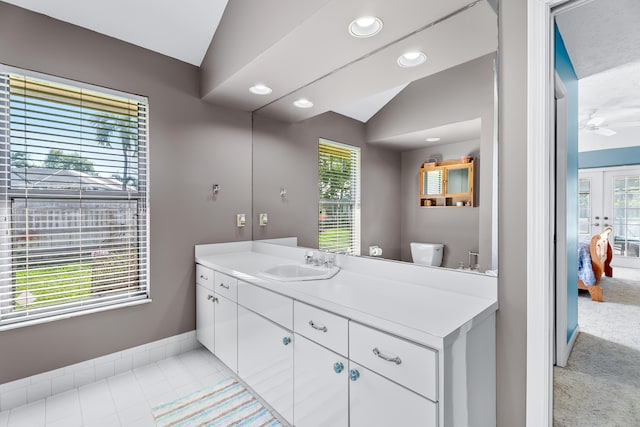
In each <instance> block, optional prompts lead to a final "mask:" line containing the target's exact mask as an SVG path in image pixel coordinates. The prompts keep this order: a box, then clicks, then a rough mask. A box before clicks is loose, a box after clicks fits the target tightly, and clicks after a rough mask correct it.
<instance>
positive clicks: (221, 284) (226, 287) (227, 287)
mask: <svg viewBox="0 0 640 427" xmlns="http://www.w3.org/2000/svg"><path fill="white" fill-rule="evenodd" d="M220 287H221V288H225V289H227V290H229V285H226V286H225V285H224V283H220Z"/></svg>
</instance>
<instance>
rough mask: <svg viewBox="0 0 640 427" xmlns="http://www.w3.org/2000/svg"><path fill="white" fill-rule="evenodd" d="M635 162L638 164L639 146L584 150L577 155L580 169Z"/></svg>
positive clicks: (639, 157)
mask: <svg viewBox="0 0 640 427" xmlns="http://www.w3.org/2000/svg"><path fill="white" fill-rule="evenodd" d="M637 164H640V147H626V148H611V149H609V150H596V151H585V152H583V153H580V154H579V155H578V167H579V168H580V169H588V168H606V167H609V166H627V165H637Z"/></svg>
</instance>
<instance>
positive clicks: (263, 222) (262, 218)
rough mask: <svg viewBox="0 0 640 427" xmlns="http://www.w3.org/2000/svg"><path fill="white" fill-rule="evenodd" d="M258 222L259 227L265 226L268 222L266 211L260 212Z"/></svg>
mask: <svg viewBox="0 0 640 427" xmlns="http://www.w3.org/2000/svg"><path fill="white" fill-rule="evenodd" d="M259 218H260V219H259V222H260V226H261V227H266V226H267V223H268V222H269V220H268V218H267V214H266V213H261V214H260V216H259Z"/></svg>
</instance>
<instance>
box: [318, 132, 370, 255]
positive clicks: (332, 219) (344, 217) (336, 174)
mask: <svg viewBox="0 0 640 427" xmlns="http://www.w3.org/2000/svg"><path fill="white" fill-rule="evenodd" d="M318 171H319V173H318V175H319V188H320V206H319V219H318V246H319V249H321V250H326V251H330V252H339V253H347V254H355V255H359V254H360V149H359V148H357V147H351V146H349V145H345V144H340V143H337V142H331V141H327V140H323V139H321V140H320V142H319V144H318Z"/></svg>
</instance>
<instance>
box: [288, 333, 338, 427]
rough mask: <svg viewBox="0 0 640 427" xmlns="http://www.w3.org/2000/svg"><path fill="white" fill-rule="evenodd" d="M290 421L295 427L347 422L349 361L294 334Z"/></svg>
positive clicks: (317, 426)
mask: <svg viewBox="0 0 640 427" xmlns="http://www.w3.org/2000/svg"><path fill="white" fill-rule="evenodd" d="M294 353H295V369H294V378H295V388H294V393H293V395H294V408H295V411H294V421H295V422H294V424H295V426H296V427H325V426H332V427H347V426H348V425H349V380H348V373H349V361H348V360H347V358H346V357H343V356H341V355H339V354H337V353H335V352H333V351H331V350H329V349H326V348H324V347H322V346H320V345H318V344H316V343H314V342H312V341H310V340H308V339H306V338H304V337H303V336H301V335H298V334H296V335H295V347H294Z"/></svg>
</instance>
